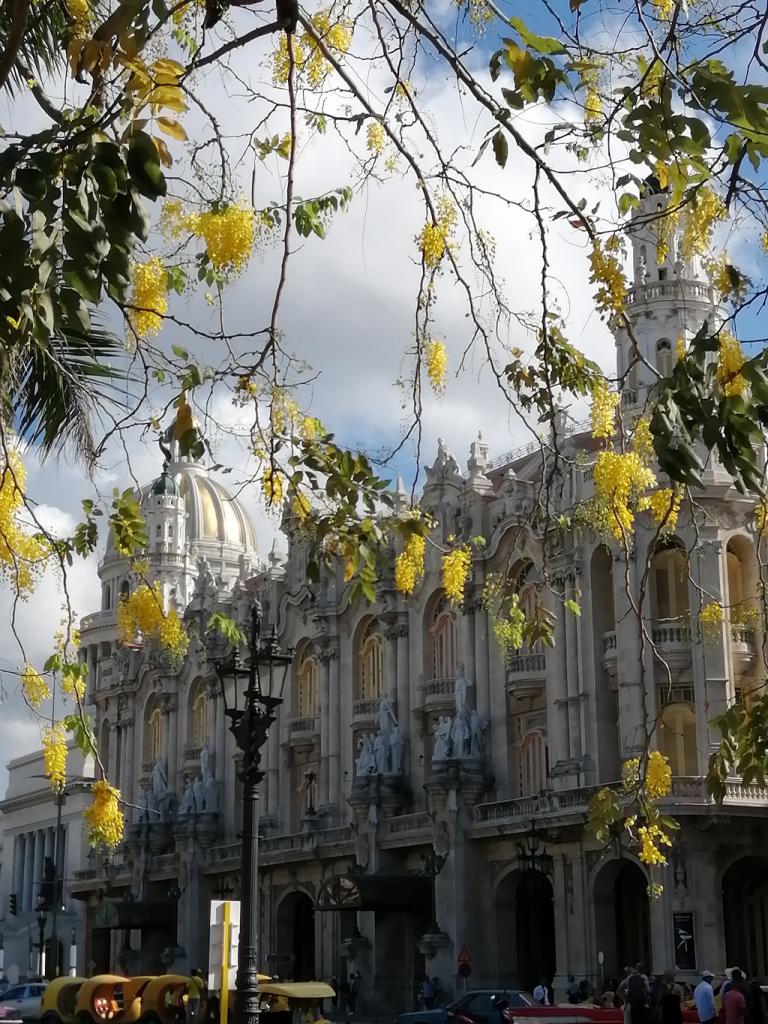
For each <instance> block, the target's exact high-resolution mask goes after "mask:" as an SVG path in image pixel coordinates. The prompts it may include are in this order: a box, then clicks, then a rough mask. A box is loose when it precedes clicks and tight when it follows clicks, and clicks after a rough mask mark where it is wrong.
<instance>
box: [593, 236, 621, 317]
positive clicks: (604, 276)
mask: <svg viewBox="0 0 768 1024" xmlns="http://www.w3.org/2000/svg"><path fill="white" fill-rule="evenodd" d="M620 249H621V241H620V239H619V237H618V235H611V237H610V238H609V239H608V241H607V242H606V243H605V245H603V243H602V242H601V241H600V239H599V238H596V239H595V240H594V242H593V243H592V252H591V253H590V255H589V262H590V264H591V266H592V275H591V277H590V281H591V282H592V283H593V284H596V285H597V286H598V288H597V292H596V293H595V301H596V302H597V308H598V309H599V310H600V311H601V312H603V313H621V312H622V311H623V309H624V306H625V305H626V301H627V282H626V279H625V278H624V273H623V271H622V269H621V264H620V263H619V259H618V256H617V255H616V254H617V253H618V252H619V251H620Z"/></svg>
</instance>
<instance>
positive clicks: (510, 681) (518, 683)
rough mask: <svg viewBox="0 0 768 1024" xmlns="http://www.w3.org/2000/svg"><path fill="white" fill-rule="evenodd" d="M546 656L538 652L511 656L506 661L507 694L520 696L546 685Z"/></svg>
mask: <svg viewBox="0 0 768 1024" xmlns="http://www.w3.org/2000/svg"><path fill="white" fill-rule="evenodd" d="M546 677H547V656H546V654H543V653H540V652H538V651H532V652H530V653H528V654H513V655H512V656H511V657H509V658H508V659H507V693H508V694H510V695H515V694H520V693H522V692H524V691H527V690H528V689H529V688H536V689H540V688H541V687H542V686H544V685H545V684H546Z"/></svg>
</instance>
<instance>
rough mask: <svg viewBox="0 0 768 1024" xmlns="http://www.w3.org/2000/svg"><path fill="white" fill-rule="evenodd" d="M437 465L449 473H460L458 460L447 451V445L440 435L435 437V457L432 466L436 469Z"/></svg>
mask: <svg viewBox="0 0 768 1024" xmlns="http://www.w3.org/2000/svg"><path fill="white" fill-rule="evenodd" d="M438 467H439V468H440V469H443V470H446V471H447V472H448V473H451V474H453V473H456V474H457V475H460V473H461V470H460V469H459V464H458V462H457V461H456V459H455V458H454V457H453V456H452V455H451V453H450V452H449V451H448V446H447V445H446V443H445V441H444V440H443V439H442V437H438V439H437V458H436V459H435V467H434V468H436V469H437V468H438Z"/></svg>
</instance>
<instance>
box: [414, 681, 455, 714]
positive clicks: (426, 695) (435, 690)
mask: <svg viewBox="0 0 768 1024" xmlns="http://www.w3.org/2000/svg"><path fill="white" fill-rule="evenodd" d="M455 687H456V683H455V682H454V680H453V679H425V680H424V682H423V683H420V684H419V691H420V693H421V706H422V707H425V708H433V707H443V706H445V707H452V706H453V704H454V690H455Z"/></svg>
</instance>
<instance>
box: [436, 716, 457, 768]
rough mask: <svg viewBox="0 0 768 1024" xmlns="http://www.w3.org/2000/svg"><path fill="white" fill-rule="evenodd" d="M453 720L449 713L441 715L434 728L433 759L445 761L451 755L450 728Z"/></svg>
mask: <svg viewBox="0 0 768 1024" xmlns="http://www.w3.org/2000/svg"><path fill="white" fill-rule="evenodd" d="M452 726H453V722H452V721H451V718H450V716H449V715H441V716H440V718H439V719H438V720H437V726H436V728H435V748H434V751H433V752H432V760H433V761H445V760H447V759H448V758H449V757H450V756H451V729H452Z"/></svg>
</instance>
